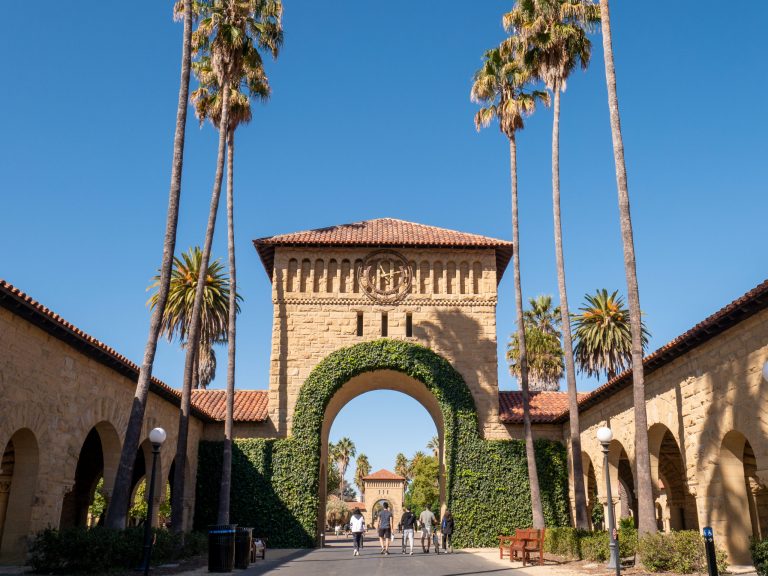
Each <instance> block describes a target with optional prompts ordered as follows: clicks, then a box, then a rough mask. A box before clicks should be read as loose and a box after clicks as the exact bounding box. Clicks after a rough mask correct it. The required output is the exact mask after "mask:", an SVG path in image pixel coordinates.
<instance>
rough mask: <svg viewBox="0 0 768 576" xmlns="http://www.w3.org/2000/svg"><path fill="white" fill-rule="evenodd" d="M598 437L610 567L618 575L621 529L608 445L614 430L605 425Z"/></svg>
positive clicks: (619, 570) (619, 571)
mask: <svg viewBox="0 0 768 576" xmlns="http://www.w3.org/2000/svg"><path fill="white" fill-rule="evenodd" d="M597 439H598V440H599V441H600V444H601V445H602V446H603V473H604V474H605V491H606V493H607V495H608V536H609V538H610V542H609V543H608V546H609V547H610V550H611V557H610V559H609V561H608V568H615V569H616V576H619V574H620V573H621V561H620V560H619V542H618V540H619V531H618V530H617V529H616V521H615V519H614V517H613V497H612V496H611V473H610V471H609V470H608V446H609V445H610V443H611V440H613V432H612V431H611V429H610V428H608V427H607V426H603V427H602V428H600V429H599V430H598V431H597Z"/></svg>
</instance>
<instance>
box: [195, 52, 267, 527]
mask: <svg viewBox="0 0 768 576" xmlns="http://www.w3.org/2000/svg"><path fill="white" fill-rule="evenodd" d="M251 56H252V58H250V59H243V62H242V69H241V70H240V71H239V72H240V77H239V78H238V79H237V80H233V82H232V84H231V87H230V89H229V90H230V97H229V98H230V108H229V127H228V129H227V130H228V135H227V248H228V256H229V276H230V282H231V283H232V285H233V287H234V286H236V282H237V281H236V278H237V268H236V265H235V220H234V204H235V200H234V165H235V131H236V130H237V128H238V127H239V126H240V125H241V124H247V123H248V122H250V121H251V117H252V113H251V100H250V98H249V95H253V96H256V97H257V98H259V99H261V100H266V99H268V98H269V95H270V87H269V81H268V80H267V76H266V74H265V73H264V67H263V65H262V61H261V55H260V54H259V53H258V51H254V52H253V53H252V54H251ZM194 69H195V74H196V75H197V77H198V79H199V80H200V84H201V85H200V88H198V89H197V90H195V92H194V93H193V94H192V101H193V102H194V104H195V111H196V114H197V117H198V119H199V120H200V123H201V124H202V123H203V122H205V119H206V118H207V119H209V120H210V121H211V123H212V124H213V125H214V126H215V127H216V129H217V130H218V129H220V126H219V122H220V121H221V108H222V106H221V104H222V97H221V89H220V87H219V85H218V84H217V78H216V75H215V74H214V73H213V69H212V66H211V60H210V58H201V59H200V61H198V62H196V63H195V66H194ZM235 307H236V302H234V301H233V302H230V307H229V310H230V313H229V324H228V337H227V340H228V343H229V345H228V347H227V350H228V357H227V401H226V404H227V405H226V416H225V419H224V452H223V461H222V470H221V482H220V484H219V486H220V493H219V510H218V519H217V522H218V523H219V524H229V505H230V491H231V484H232V433H233V429H234V398H235V355H236V332H237V330H236V313H235Z"/></svg>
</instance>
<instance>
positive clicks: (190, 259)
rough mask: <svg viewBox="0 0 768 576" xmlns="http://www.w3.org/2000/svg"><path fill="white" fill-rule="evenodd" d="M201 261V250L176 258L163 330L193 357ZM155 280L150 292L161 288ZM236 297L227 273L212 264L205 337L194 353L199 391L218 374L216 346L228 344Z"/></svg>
mask: <svg viewBox="0 0 768 576" xmlns="http://www.w3.org/2000/svg"><path fill="white" fill-rule="evenodd" d="M201 260H202V252H201V251H200V247H199V246H195V247H193V248H190V249H189V250H188V251H187V252H185V253H183V254H182V255H181V258H177V257H174V259H173V262H174V264H173V271H172V273H171V283H170V290H169V292H168V300H167V305H166V308H165V313H164V314H163V321H162V324H161V328H160V333H161V335H163V336H165V337H166V338H168V341H169V342H170V341H173V339H174V338H176V337H178V339H179V340H180V341H181V343H182V346H183V347H184V348H185V349H186V350H187V354H188V355H189V354H193V350H192V349H191V348H190V346H189V343H188V340H187V339H188V336H189V325H190V321H191V318H192V304H193V302H194V298H195V292H196V290H197V281H198V278H199V276H198V272H199V269H200V261H201ZM154 280H155V281H154V283H153V284H152V285H151V286H150V287H149V289H153V288H157V287H158V285H159V283H160V278H159V276H155V279H154ZM158 294H159V292H155V293H154V294H152V296H151V297H150V299H149V301H148V302H147V304H148V305H149V306H150V308H151V309H154V308H155V307H156V306H157V301H158ZM232 296H233V293H232V290H231V284H230V280H229V278H227V276H226V274H225V273H224V267H223V266H222V265H221V262H219V261H218V260H216V261H214V262H212V263H211V265H210V266H209V267H208V274H207V275H206V278H205V297H204V300H203V311H202V329H201V337H200V340H199V342H198V346H197V350H195V351H194V358H195V363H196V365H195V373H194V380H193V385H194V387H195V388H197V387H199V388H206V387H207V386H208V384H210V382H211V381H212V380H213V378H214V376H215V374H216V354H215V353H214V351H213V345H214V344H221V343H224V342H226V341H227V329H226V328H227V316H228V314H229V300H230V297H232ZM234 299H235V303H236V313H239V312H240V305H239V304H237V302H238V301H241V300H242V298H241V297H240V295H239V294H234Z"/></svg>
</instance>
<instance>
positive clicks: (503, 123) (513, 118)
mask: <svg viewBox="0 0 768 576" xmlns="http://www.w3.org/2000/svg"><path fill="white" fill-rule="evenodd" d="M507 52H508V53H507V54H504V53H502V50H501V49H499V48H494V49H492V50H489V51H488V52H486V53H485V61H484V63H483V67H482V68H481V69H480V70H478V71H477V73H476V74H475V78H474V84H473V85H472V92H471V97H472V100H473V101H475V102H478V103H481V104H484V107H483V108H481V109H480V110H479V111H478V112H477V114H476V115H475V127H476V128H477V130H480V129H481V128H483V127H485V126H488V125H489V124H490V123H491V121H492V120H493V119H497V120H498V121H499V127H500V129H501V131H502V133H503V134H504V135H505V136H506V137H507V138H508V139H509V157H510V173H511V179H512V241H513V243H514V248H515V250H514V253H513V260H514V265H513V268H514V281H515V306H516V309H517V331H518V338H519V341H520V385H521V388H522V391H523V430H524V435H525V452H526V456H527V460H528V480H529V482H530V488H531V508H532V512H533V526H534V528H544V513H543V511H542V508H541V492H540V490H539V477H538V473H537V471H536V459H535V453H534V447H533V434H532V431H531V413H530V399H529V393H528V362H527V357H526V349H525V329H524V324H523V296H522V292H521V282H520V235H519V230H518V219H517V143H516V141H515V133H516V132H517V131H518V130H521V129H522V128H523V126H524V124H523V119H524V117H525V116H527V115H529V114H531V113H533V111H534V110H535V107H536V102H537V101H540V102H546V103H548V102H549V96H548V94H546V92H542V91H538V90H532V91H527V90H525V87H526V85H527V84H528V82H529V81H530V79H531V77H530V74H529V73H528V71H526V70H525V69H524V68H522V67H521V66H520V64H519V62H518V61H517V60H516V58H515V55H514V53H510V52H509V51H507Z"/></svg>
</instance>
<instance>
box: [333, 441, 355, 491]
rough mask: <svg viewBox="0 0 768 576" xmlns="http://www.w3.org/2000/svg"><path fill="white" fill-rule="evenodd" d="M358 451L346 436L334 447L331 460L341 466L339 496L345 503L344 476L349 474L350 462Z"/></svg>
mask: <svg viewBox="0 0 768 576" xmlns="http://www.w3.org/2000/svg"><path fill="white" fill-rule="evenodd" d="M356 453H357V450H356V449H355V443H354V442H352V440H350V439H349V438H347V437H346V436H345V437H344V438H342V439H341V440H339V441H338V442H336V444H333V445H332V452H331V458H333V459H334V460H335V461H336V464H337V465H338V466H339V476H340V477H341V482H340V483H339V496H340V498H341V500H342V502H343V501H344V474H346V473H347V467H348V466H349V461H350V460H351V459H352V458H354V457H355V454H356Z"/></svg>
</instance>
